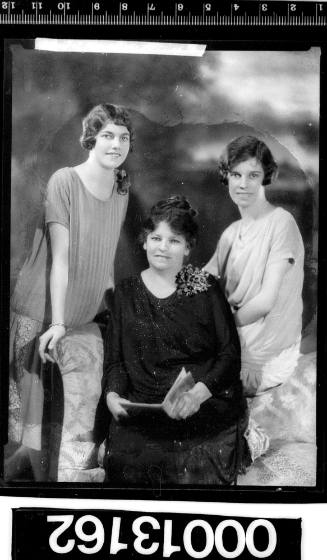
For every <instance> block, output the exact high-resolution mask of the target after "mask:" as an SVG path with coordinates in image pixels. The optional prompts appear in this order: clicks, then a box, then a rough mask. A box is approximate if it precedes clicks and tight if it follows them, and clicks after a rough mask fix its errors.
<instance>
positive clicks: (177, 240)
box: [170, 239, 180, 243]
mask: <svg viewBox="0 0 327 560" xmlns="http://www.w3.org/2000/svg"><path fill="white" fill-rule="evenodd" d="M170 242H171V243H180V240H179V239H171V240H170Z"/></svg>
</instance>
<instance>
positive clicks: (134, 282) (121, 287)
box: [114, 275, 140, 295]
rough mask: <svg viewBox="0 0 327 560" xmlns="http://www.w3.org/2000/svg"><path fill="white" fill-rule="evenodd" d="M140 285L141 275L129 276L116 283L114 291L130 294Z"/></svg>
mask: <svg viewBox="0 0 327 560" xmlns="http://www.w3.org/2000/svg"><path fill="white" fill-rule="evenodd" d="M139 286H140V277H139V276H137V275H133V276H127V277H126V278H123V279H122V280H119V282H118V283H117V284H116V286H115V289H114V293H115V294H123V295H128V294H131V293H132V292H134V290H135V289H137V288H138V287H139Z"/></svg>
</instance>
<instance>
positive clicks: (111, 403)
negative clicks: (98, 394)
mask: <svg viewBox="0 0 327 560" xmlns="http://www.w3.org/2000/svg"><path fill="white" fill-rule="evenodd" d="M124 402H125V403H129V402H130V401H128V400H127V399H123V398H122V397H120V396H119V395H118V394H117V393H113V392H110V393H108V394H107V407H108V408H109V410H110V412H111V414H112V415H113V417H114V419H115V420H116V422H119V418H120V416H128V413H127V411H126V409H125V408H124V406H123V403H124Z"/></svg>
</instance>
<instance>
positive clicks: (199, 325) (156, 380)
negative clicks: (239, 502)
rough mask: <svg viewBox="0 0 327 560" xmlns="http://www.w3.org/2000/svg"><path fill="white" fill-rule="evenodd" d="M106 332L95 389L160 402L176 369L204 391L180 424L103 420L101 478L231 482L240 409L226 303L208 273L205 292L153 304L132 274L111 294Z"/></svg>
mask: <svg viewBox="0 0 327 560" xmlns="http://www.w3.org/2000/svg"><path fill="white" fill-rule="evenodd" d="M110 316H111V318H110V321H109V326H108V333H107V336H106V348H105V350H106V358H105V365H104V389H105V392H106V393H108V392H111V391H112V392H116V393H118V394H119V395H120V396H121V397H125V398H127V399H129V400H131V401H134V402H147V403H160V402H162V401H163V399H164V397H165V395H166V393H167V391H168V390H169V389H170V387H171V386H172V384H173V382H174V380H175V379H176V377H177V375H178V374H179V372H180V370H181V369H182V367H185V369H186V370H187V371H191V373H192V375H193V378H194V381H195V382H198V381H202V382H203V383H204V384H205V385H206V386H207V387H208V389H209V390H210V392H211V394H212V395H213V396H212V397H211V398H210V399H208V400H207V401H205V402H204V403H203V404H202V405H201V407H200V410H199V411H198V412H197V413H195V414H194V415H193V416H190V417H189V418H187V419H186V420H174V419H171V418H170V417H169V416H168V415H167V414H166V413H165V412H163V411H161V410H150V411H149V410H147V411H146V410H144V409H142V410H140V409H133V410H131V409H129V416H128V418H126V419H125V418H121V419H120V421H119V423H117V422H115V421H114V420H112V422H111V426H110V430H109V437H108V442H107V454H106V459H105V467H106V473H107V481H108V482H110V483H111V484H119V485H123V486H126V485H127V486H133V485H140V484H141V485H142V486H148V485H153V486H157V485H165V484H217V485H222V484H223V485H227V484H232V483H233V482H235V479H236V476H237V471H238V470H239V466H240V462H241V460H242V454H243V450H244V446H245V443H244V438H243V433H244V431H245V429H246V424H247V411H246V404H245V400H244V397H243V392H242V385H241V382H240V345H239V339H238V335H237V331H236V328H235V324H234V320H233V317H232V314H231V311H230V308H229V305H228V303H227V301H226V299H225V296H224V295H223V293H222V291H221V289H220V286H219V283H218V281H217V280H216V279H214V278H213V277H212V276H209V279H208V289H207V290H206V291H203V292H201V293H197V294H194V295H185V294H179V293H178V292H177V291H175V292H174V293H173V294H172V295H171V296H169V297H167V298H164V299H159V298H157V297H155V296H154V295H153V294H152V293H151V292H149V290H148V289H147V288H146V286H145V284H144V283H143V280H142V278H141V277H140V276H139V277H131V278H127V279H125V280H124V281H122V282H121V283H120V284H119V285H118V286H117V287H116V290H115V293H114V296H113V302H112V311H111V314H110Z"/></svg>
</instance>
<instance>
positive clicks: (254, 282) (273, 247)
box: [4, 40, 320, 499]
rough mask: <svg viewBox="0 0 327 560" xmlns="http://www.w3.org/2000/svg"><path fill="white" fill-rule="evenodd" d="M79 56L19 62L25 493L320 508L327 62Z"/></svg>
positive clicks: (47, 49) (255, 54)
mask: <svg viewBox="0 0 327 560" xmlns="http://www.w3.org/2000/svg"><path fill="white" fill-rule="evenodd" d="M77 43H78V44H77V45H76V41H74V40H39V41H35V44H33V45H32V46H31V45H30V44H29V43H28V42H27V41H23V40H22V41H19V40H17V41H12V42H11V44H10V46H9V48H8V56H7V60H6V64H7V69H8V73H9V75H10V76H11V78H10V84H7V86H8V89H9V91H10V98H11V123H10V128H11V154H10V155H11V169H10V180H11V186H10V188H11V208H10V216H11V218H10V219H11V228H10V343H9V375H8V415H7V417H8V441H7V443H5V445H4V481H5V484H8V485H10V486H11V487H15V486H17V487H24V485H26V484H27V485H28V484H31V483H34V484H35V487H36V488H37V487H38V486H39V487H42V485H44V484H47V483H49V482H50V483H58V484H59V485H65V484H68V483H69V484H72V483H73V484H75V483H81V484H82V485H83V486H85V487H88V486H89V485H90V484H92V485H93V484H96V485H99V486H101V487H103V488H116V489H117V488H119V489H122V491H124V489H133V488H141V489H154V490H155V489H158V488H175V489H176V488H180V489H187V488H192V489H201V488H202V489H203V488H206V489H214V490H217V491H219V489H226V488H232V489H233V488H235V486H236V487H240V488H243V487H246V488H249V489H251V488H253V487H259V488H262V489H264V488H269V487H282V488H283V487H292V488H300V489H304V488H309V489H310V488H311V489H314V488H315V487H316V484H317V468H319V465H317V445H316V443H317V442H316V386H317V384H316V378H317V366H316V354H317V353H316V348H317V328H316V325H317V276H318V225H319V224H318V210H319V197H318V177H319V145H318V142H319V111H320V49H319V48H318V47H311V48H306V49H299V50H267V49H263V48H260V49H259V48H258V49H256V50H237V49H224V48H217V46H216V45H210V44H208V45H200V44H192V43H188V44H186V45H184V46H183V45H181V44H177V43H176V44H175V45H174V44H168V43H167V44H164V46H163V48H162V44H161V43H156V42H153V43H143V42H141V41H140V42H134V43H130V44H129V45H128V42H127V41H124V42H121V44H122V45H121V48H119V44H118V43H119V42H113V43H114V44H112V45H111V44H110V42H107V41H104V42H101V41H99V42H97V41H84V42H83V41H79V42H77ZM117 44H118V47H117ZM128 46H129V47H130V48H126V47H128ZM160 46H161V50H160V48H159V47H160ZM87 51H91V52H87ZM119 51H120V52H119ZM8 121H9V119H7V124H8ZM5 124H6V123H5ZM40 485H41V486H40ZM217 499H219V497H217Z"/></svg>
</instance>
